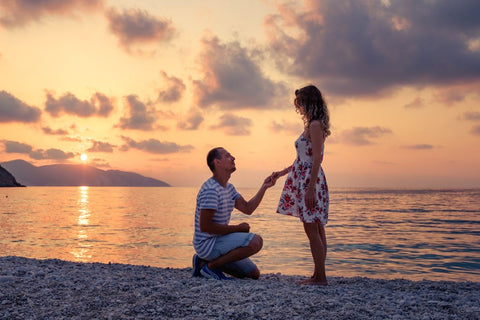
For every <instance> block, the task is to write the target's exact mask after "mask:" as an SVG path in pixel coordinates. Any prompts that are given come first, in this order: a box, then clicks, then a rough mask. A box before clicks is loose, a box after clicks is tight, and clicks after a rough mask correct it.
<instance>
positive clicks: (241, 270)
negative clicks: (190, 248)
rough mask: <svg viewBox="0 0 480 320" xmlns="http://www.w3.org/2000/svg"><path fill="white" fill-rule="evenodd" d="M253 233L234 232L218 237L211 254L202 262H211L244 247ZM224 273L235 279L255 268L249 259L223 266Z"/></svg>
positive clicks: (250, 239)
mask: <svg viewBox="0 0 480 320" xmlns="http://www.w3.org/2000/svg"><path fill="white" fill-rule="evenodd" d="M254 236H255V234H254V233H247V232H234V233H229V234H226V235H224V236H218V237H217V238H216V239H215V245H214V246H213V250H212V252H211V253H210V254H209V255H208V257H206V258H205V259H204V260H207V261H212V260H215V259H216V258H218V257H220V256H223V255H226V254H227V253H229V252H230V251H232V250H233V249H236V248H240V247H246V246H248V244H249V243H250V241H252V239H253V237H254ZM223 269H224V271H225V272H227V273H229V274H231V275H234V276H236V277H240V278H243V277H245V276H246V275H248V274H249V273H251V272H252V271H254V270H255V269H257V266H256V265H255V263H253V262H252V261H251V260H250V259H249V258H245V259H242V260H239V261H235V262H230V263H227V264H226V265H224V266H223Z"/></svg>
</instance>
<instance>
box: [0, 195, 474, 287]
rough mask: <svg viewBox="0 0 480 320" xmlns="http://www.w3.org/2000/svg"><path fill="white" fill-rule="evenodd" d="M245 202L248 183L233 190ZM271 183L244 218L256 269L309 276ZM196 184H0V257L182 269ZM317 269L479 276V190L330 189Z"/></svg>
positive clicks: (293, 223)
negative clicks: (259, 241)
mask: <svg viewBox="0 0 480 320" xmlns="http://www.w3.org/2000/svg"><path fill="white" fill-rule="evenodd" d="M239 191H240V193H242V195H243V196H244V197H245V198H249V197H251V196H252V195H253V194H254V193H255V192H256V191H257V190H256V189H239ZM280 192H281V189H278V188H276V189H271V190H268V191H267V194H266V196H265V198H264V201H263V202H262V204H261V205H260V207H259V208H258V209H257V211H256V212H255V213H254V214H253V215H252V216H250V217H249V216H245V215H243V214H241V213H239V212H237V211H235V212H234V214H233V218H232V222H233V223H235V222H237V223H238V222H239V221H246V222H248V223H249V224H250V226H251V230H252V232H255V233H259V234H260V235H262V237H263V239H264V247H263V249H262V251H261V252H260V253H259V254H257V255H255V256H254V258H253V260H254V261H255V262H256V263H257V264H258V265H259V267H260V269H261V270H262V271H263V272H264V273H272V272H281V273H283V274H299V275H310V274H311V272H312V269H313V262H312V258H311V255H310V249H309V246H308V242H307V238H306V236H305V234H304V232H303V228H302V225H301V223H300V222H299V221H298V220H297V219H296V218H292V217H286V216H282V215H279V214H276V213H275V209H276V205H277V201H278V198H279V196H280ZM196 193H197V188H113V187H103V188H102V187H28V188H2V189H0V227H1V230H2V231H1V232H2V237H1V238H0V255H1V256H7V255H17V256H24V257H30V258H42V259H43V258H59V259H64V260H71V261H81V262H112V263H129V264H143V265H150V266H158V267H182V268H183V267H189V266H190V265H191V257H192V254H193V248H192V246H191V239H192V232H193V215H194V209H195V198H196ZM330 209H331V211H330V212H331V213H330V221H329V223H328V225H327V229H326V230H327V237H328V244H329V247H328V250H329V251H328V255H327V274H328V275H330V276H349V277H350V276H366V277H374V278H387V279H391V278H407V279H412V280H421V279H429V280H454V281H460V280H471V281H477V282H479V281H480V190H410V191H409V190H393V191H387V190H358V189H355V190H345V189H337V190H332V191H331V206H330Z"/></svg>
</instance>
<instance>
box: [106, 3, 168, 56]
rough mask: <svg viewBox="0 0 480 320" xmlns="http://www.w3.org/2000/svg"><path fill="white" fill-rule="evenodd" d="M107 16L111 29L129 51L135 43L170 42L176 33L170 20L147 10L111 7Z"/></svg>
mask: <svg viewBox="0 0 480 320" xmlns="http://www.w3.org/2000/svg"><path fill="white" fill-rule="evenodd" d="M105 16H106V17H107V20H108V23H109V26H110V31H111V32H112V33H113V34H114V35H115V36H116V37H117V38H118V40H119V42H120V45H121V46H122V47H123V48H124V49H125V50H126V51H127V52H129V53H131V48H132V46H133V45H138V44H151V43H160V42H168V41H170V40H171V39H172V38H173V36H174V34H175V29H174V27H173V24H172V22H171V21H170V20H168V19H165V18H157V17H154V16H152V15H150V14H149V13H148V12H147V11H143V10H139V9H129V10H124V11H123V12H119V11H118V10H117V9H115V8H111V9H110V10H107V11H106V13H105Z"/></svg>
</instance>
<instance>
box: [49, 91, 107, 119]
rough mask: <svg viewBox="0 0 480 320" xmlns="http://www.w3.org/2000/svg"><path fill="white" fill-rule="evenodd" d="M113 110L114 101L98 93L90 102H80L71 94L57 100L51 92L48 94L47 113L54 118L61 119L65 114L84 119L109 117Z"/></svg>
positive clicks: (68, 93)
mask: <svg viewBox="0 0 480 320" xmlns="http://www.w3.org/2000/svg"><path fill="white" fill-rule="evenodd" d="M112 110H113V104H112V100H110V99H109V98H107V97H106V96H105V95H104V94H102V93H98V92H97V93H95V94H94V95H92V97H91V98H90V101H87V100H80V99H78V98H77V97H75V96H74V95H73V94H71V93H70V92H67V93H65V94H64V95H63V96H61V97H60V98H59V99H56V98H55V97H54V96H53V94H52V93H51V92H47V101H46V102H45V111H47V112H48V113H49V114H50V115H51V116H52V117H59V116H60V115H61V114H63V113H66V114H71V115H76V116H79V117H82V118H87V117H91V116H100V117H107V116H108V115H109V114H110V112H111V111H112Z"/></svg>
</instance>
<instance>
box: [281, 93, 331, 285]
mask: <svg viewBox="0 0 480 320" xmlns="http://www.w3.org/2000/svg"><path fill="white" fill-rule="evenodd" d="M294 104H295V109H296V111H297V112H299V113H300V114H301V115H302V118H303V123H304V131H303V133H302V134H301V135H300V137H299V138H298V139H297V140H296V141H295V148H296V150H297V158H296V159H295V162H294V163H293V165H291V166H290V167H288V168H285V169H284V170H282V171H278V172H275V173H274V174H273V177H274V179H277V178H278V177H281V176H283V175H285V174H287V173H288V176H287V179H286V180H285V186H284V188H283V191H282V195H281V197H280V201H279V204H278V208H277V212H278V213H281V214H285V215H290V216H294V217H299V218H300V220H301V221H302V222H303V228H304V230H305V233H306V234H307V237H308V240H309V241H310V250H311V252H312V257H313V262H314V264H315V269H314V273H313V276H312V277H311V278H308V279H306V280H303V281H301V282H299V284H308V285H328V282H327V277H326V275H325V258H326V255H327V238H326V235H325V225H326V224H327V220H328V204H329V196H328V187H327V180H326V179H325V174H324V173H323V169H322V167H321V163H322V160H323V150H324V142H325V138H326V137H328V136H329V135H330V129H329V128H330V119H329V115H328V109H327V105H326V103H325V100H324V99H323V96H322V93H321V92H320V90H318V89H317V88H316V87H315V86H313V85H309V86H306V87H304V88H301V89H298V90H296V91H295V100H294Z"/></svg>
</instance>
